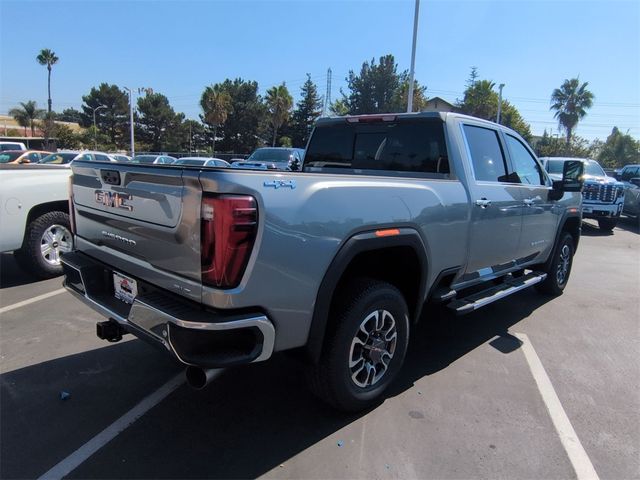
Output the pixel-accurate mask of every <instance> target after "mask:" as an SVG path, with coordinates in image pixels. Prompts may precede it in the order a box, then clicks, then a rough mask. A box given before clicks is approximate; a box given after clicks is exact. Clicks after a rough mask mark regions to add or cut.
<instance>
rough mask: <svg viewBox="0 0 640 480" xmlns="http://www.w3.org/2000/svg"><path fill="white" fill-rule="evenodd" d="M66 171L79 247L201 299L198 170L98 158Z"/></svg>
mask: <svg viewBox="0 0 640 480" xmlns="http://www.w3.org/2000/svg"><path fill="white" fill-rule="evenodd" d="M72 169H73V199H74V206H75V223H76V235H77V237H76V247H77V248H78V250H81V251H83V252H84V253H86V254H88V255H91V256H93V257H94V258H96V259H98V260H100V261H102V262H104V263H105V264H107V265H110V266H112V267H114V269H115V270H120V271H121V273H124V274H128V275H132V276H134V277H138V278H141V279H144V280H147V281H148V282H152V283H154V284H156V285H158V286H161V287H165V288H167V289H169V290H171V291H174V292H177V293H180V294H183V295H185V296H187V297H191V298H193V299H195V300H200V296H201V286H200V275H201V273H200V270H201V269H200V198H201V187H200V183H199V181H198V174H199V172H198V170H197V169H179V168H168V167H165V166H162V167H161V166H158V167H153V166H150V165H143V166H139V165H129V164H106V163H97V162H74V164H73V166H72Z"/></svg>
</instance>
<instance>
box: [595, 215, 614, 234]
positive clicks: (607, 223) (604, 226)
mask: <svg viewBox="0 0 640 480" xmlns="http://www.w3.org/2000/svg"><path fill="white" fill-rule="evenodd" d="M617 224H618V218H599V219H598V227H600V230H605V231H607V232H611V231H612V230H613V229H614V228H616V225H617Z"/></svg>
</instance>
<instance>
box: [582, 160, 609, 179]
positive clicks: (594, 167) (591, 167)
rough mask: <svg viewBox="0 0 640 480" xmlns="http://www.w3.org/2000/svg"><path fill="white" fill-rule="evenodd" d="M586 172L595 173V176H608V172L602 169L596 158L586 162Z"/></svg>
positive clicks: (588, 173) (587, 173)
mask: <svg viewBox="0 0 640 480" xmlns="http://www.w3.org/2000/svg"><path fill="white" fill-rule="evenodd" d="M584 174H585V175H593V176H594V177H606V176H607V174H606V173H604V170H603V169H602V167H601V166H600V164H599V163H598V162H596V161H595V160H587V161H586V162H584Z"/></svg>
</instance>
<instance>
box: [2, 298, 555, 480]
mask: <svg viewBox="0 0 640 480" xmlns="http://www.w3.org/2000/svg"><path fill="white" fill-rule="evenodd" d="M549 300H550V297H544V296H541V295H538V294H537V293H536V292H534V291H525V292H521V293H519V294H517V295H516V296H514V297H513V298H512V299H510V300H507V301H503V302H498V303H496V304H493V305H491V306H489V307H486V308H485V309H484V310H481V311H479V312H476V313H474V314H471V315H468V316H466V317H458V318H457V317H455V316H454V315H452V314H450V313H448V312H443V311H439V310H433V311H430V312H429V313H427V314H425V315H424V316H423V317H424V318H423V320H424V321H422V322H421V323H420V324H419V325H418V326H416V327H415V328H414V331H413V332H412V341H411V344H410V348H409V352H408V354H407V359H406V363H405V366H404V368H403V371H402V373H401V376H400V378H399V380H398V381H397V382H396V383H395V384H394V385H393V386H392V388H391V389H390V391H389V393H388V397H394V396H396V395H399V394H400V393H402V392H404V391H406V390H407V389H410V388H412V387H413V386H414V382H415V381H417V380H419V379H420V378H422V377H424V376H427V375H431V374H433V373H435V372H438V371H440V370H442V369H444V368H446V367H447V365H449V364H451V363H453V362H455V361H456V360H458V359H459V358H461V357H463V356H464V355H466V354H467V353H468V352H470V351H472V350H473V349H475V348H476V347H478V346H479V345H482V344H484V343H486V342H488V341H490V340H492V339H494V340H493V341H492V342H491V345H492V346H494V347H495V348H496V349H497V350H499V351H501V352H503V353H509V352H511V351H513V350H514V349H517V348H518V347H519V344H518V343H517V339H515V338H514V337H512V336H511V335H510V334H509V333H508V332H509V329H510V328H511V327H512V326H514V325H515V324H517V323H518V322H520V321H521V320H522V319H524V318H526V317H527V316H528V315H529V314H530V313H531V312H532V311H533V310H535V309H536V308H538V307H539V306H540V305H542V304H544V303H546V302H547V301H549ZM496 337H498V338H497V339H496ZM514 340H515V342H514ZM177 371H179V368H178V366H176V365H175V364H174V363H172V362H171V361H170V360H169V359H168V358H166V356H164V355H163V354H162V353H160V352H158V353H155V350H154V349H152V348H151V347H149V346H147V345H145V344H143V343H142V342H140V341H138V340H134V341H130V342H124V343H121V344H116V345H113V346H108V347H104V348H99V349H96V350H92V351H87V352H84V353H79V354H76V355H71V356H68V357H64V358H59V359H55V360H51V361H48V362H44V363H40V364H38V365H34V366H30V367H26V368H23V369H20V370H15V371H12V372H9V373H6V374H4V375H2V376H1V377H0V378H1V385H2V398H3V402H2V404H1V416H2V417H1V419H2V431H1V432H0V433H1V434H2V436H3V438H4V439H5V441H3V442H2V452H1V453H2V458H3V462H2V463H3V467H2V471H1V472H0V474H1V476H2V478H10V477H34V476H38V475H41V474H42V473H44V472H45V471H47V470H48V469H49V468H51V467H52V466H53V465H55V464H56V463H57V462H58V461H60V460H61V459H63V458H65V457H66V456H67V455H69V454H70V453H71V452H73V451H74V450H75V449H77V448H79V447H80V446H81V445H82V444H83V443H84V442H86V441H88V440H89V439H90V438H91V437H93V436H94V435H95V434H97V433H98V432H99V431H101V430H102V429H103V428H105V427H106V426H108V425H109V424H110V423H111V422H113V421H114V420H115V419H116V418H118V417H119V416H121V415H122V414H124V413H125V412H126V411H127V410H128V409H129V408H131V407H132V406H133V405H135V403H136V402H138V401H139V400H140V399H142V398H143V397H144V396H146V395H148V394H149V393H151V392H152V391H154V390H155V389H156V388H158V387H159V386H160V385H161V384H162V383H164V382H165V381H166V380H167V379H168V378H169V377H170V376H171V375H174V374H175V373H176V372H177ZM63 388H69V389H71V390H70V393H71V397H70V398H69V399H68V400H66V401H62V400H60V399H59V398H58V393H59V391H60V390H62V389H63ZM367 413H368V412H362V413H359V414H344V413H340V412H337V411H335V410H333V409H331V408H330V407H328V406H326V405H325V404H324V403H322V402H321V401H319V400H317V399H316V398H315V397H314V396H313V395H312V394H311V393H310V392H309V390H308V389H307V387H306V382H305V378H304V368H303V365H302V364H301V363H300V362H298V361H295V360H292V359H291V358H290V357H289V356H288V355H281V354H280V355H276V356H274V358H272V359H271V360H270V361H269V362H266V363H263V364H254V365H249V366H245V367H238V368H234V369H228V370H226V371H225V372H223V373H222V375H221V376H220V377H218V378H217V379H216V380H214V381H213V382H212V383H211V384H210V385H209V386H208V387H207V388H205V389H204V390H203V391H193V390H191V389H190V388H189V387H187V386H182V387H180V388H178V390H176V391H175V392H174V393H173V394H171V395H170V396H169V397H167V398H166V399H165V400H164V401H162V402H161V403H160V404H159V405H158V406H156V407H155V408H153V409H152V410H151V411H150V412H148V413H147V414H145V415H144V416H143V417H142V418H140V419H139V420H138V421H137V422H136V423H135V424H134V425H132V426H131V427H129V428H128V429H127V430H125V431H124V432H122V433H121V434H120V435H119V436H118V437H117V438H116V439H114V440H113V441H112V442H110V443H109V444H107V445H106V446H105V447H103V448H102V449H101V450H100V451H98V452H97V453H96V454H95V455H93V456H92V457H91V458H89V459H88V460H87V461H86V462H85V463H83V464H82V465H80V467H78V468H77V469H76V470H75V471H74V472H73V473H72V474H71V475H70V477H69V478H250V477H251V478H253V477H257V476H260V475H263V474H266V473H267V472H269V471H271V470H272V469H274V468H275V469H279V467H280V465H281V464H286V462H287V460H289V459H290V458H292V457H293V456H295V455H296V454H298V453H300V452H301V451H303V450H305V449H307V448H309V447H311V446H312V445H314V444H316V443H318V442H319V441H321V440H322V439H324V438H326V437H328V436H330V435H332V434H334V433H335V432H337V431H338V430H340V429H341V428H343V427H344V426H346V425H348V424H350V423H352V422H354V421H355V420H357V419H358V418H360V417H362V416H364V415H366V414H367ZM7 439H11V441H6V440H7ZM336 448H338V447H336ZM327 461H330V459H328V460H327ZM285 467H286V465H285ZM283 468H284V467H283ZM278 471H279V470H276V472H275V475H278V473H277V472H278ZM284 473H285V472H284V471H283V474H284ZM316 473H319V472H316ZM272 474H273V473H272ZM290 475H291V472H289V476H290ZM280 476H282V475H280ZM294 476H295V475H294ZM320 476H322V475H321V474H320Z"/></svg>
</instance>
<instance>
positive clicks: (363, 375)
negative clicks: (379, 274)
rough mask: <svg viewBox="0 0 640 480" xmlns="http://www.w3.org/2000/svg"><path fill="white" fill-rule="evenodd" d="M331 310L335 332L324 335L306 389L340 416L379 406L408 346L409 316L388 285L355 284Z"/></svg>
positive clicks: (399, 295)
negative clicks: (319, 357) (322, 347)
mask: <svg viewBox="0 0 640 480" xmlns="http://www.w3.org/2000/svg"><path fill="white" fill-rule="evenodd" d="M341 294H342V298H343V299H344V300H343V301H342V302H338V303H339V306H337V307H334V308H333V309H332V315H335V318H334V319H332V320H335V321H332V322H331V324H332V325H334V326H335V327H334V328H333V329H332V331H330V332H329V331H328V332H327V340H326V342H325V348H324V351H323V354H322V357H321V359H320V362H319V363H318V365H315V366H314V367H312V371H311V372H310V381H311V382H310V383H311V389H312V390H313V391H314V393H315V394H316V395H318V396H319V397H320V398H321V399H323V400H324V401H326V402H327V403H329V404H331V405H332V406H334V407H335V408H337V409H339V410H344V411H359V410H363V409H365V408H367V407H369V406H371V405H373V404H375V403H376V402H377V401H379V400H380V398H381V396H382V394H383V392H384V391H385V390H386V388H387V387H388V386H389V385H390V384H391V383H392V382H393V380H394V379H395V378H396V377H397V375H398V372H399V371H400V368H401V367H402V364H403V363H404V357H405V354H406V352H407V344H408V341H409V312H408V308H407V304H406V302H405V300H404V297H403V296H402V294H401V293H400V291H399V290H398V289H397V288H395V287H394V286H393V285H390V284H388V283H386V282H380V281H375V280H364V279H361V280H358V281H356V282H354V283H353V284H352V285H351V286H350V287H349V288H348V289H346V291H344V292H341Z"/></svg>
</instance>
